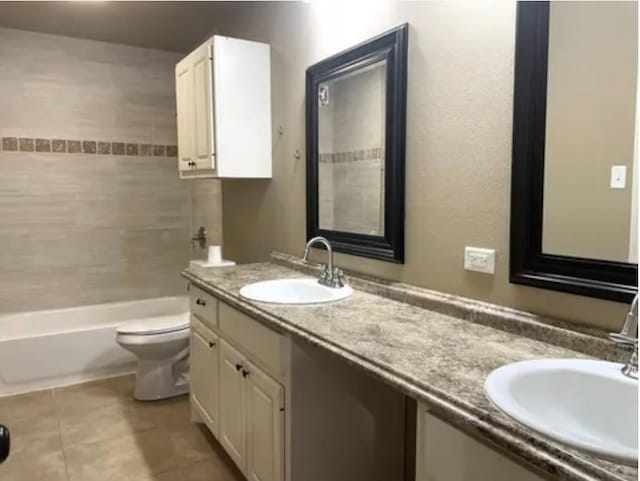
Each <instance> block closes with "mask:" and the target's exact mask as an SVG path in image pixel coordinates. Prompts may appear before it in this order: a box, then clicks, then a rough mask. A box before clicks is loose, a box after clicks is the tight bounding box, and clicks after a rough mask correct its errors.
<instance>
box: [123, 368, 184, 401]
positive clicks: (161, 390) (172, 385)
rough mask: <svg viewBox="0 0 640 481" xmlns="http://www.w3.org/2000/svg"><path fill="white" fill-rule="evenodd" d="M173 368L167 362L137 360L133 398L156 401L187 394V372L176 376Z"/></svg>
mask: <svg viewBox="0 0 640 481" xmlns="http://www.w3.org/2000/svg"><path fill="white" fill-rule="evenodd" d="M175 368H176V366H175V364H173V363H171V362H167V361H143V360H138V369H137V370H136V385H135V388H134V390H133V397H134V398H135V399H137V400H138V401H157V400H159V399H167V398H171V397H176V396H181V395H183V394H187V393H188V392H189V378H188V374H187V371H185V372H183V373H180V374H178V375H176V373H175Z"/></svg>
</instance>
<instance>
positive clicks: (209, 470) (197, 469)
mask: <svg viewBox="0 0 640 481" xmlns="http://www.w3.org/2000/svg"><path fill="white" fill-rule="evenodd" d="M182 475H183V477H184V481H243V480H244V477H243V476H242V474H240V472H239V471H238V470H237V469H236V468H235V467H231V466H229V465H227V464H226V463H225V462H223V461H222V460H221V459H220V458H214V459H209V460H206V461H201V462H199V463H196V464H192V465H191V466H189V467H187V468H184V469H183V470H182Z"/></svg>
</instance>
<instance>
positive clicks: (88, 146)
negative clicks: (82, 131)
mask: <svg viewBox="0 0 640 481" xmlns="http://www.w3.org/2000/svg"><path fill="white" fill-rule="evenodd" d="M18 145H19V146H20V148H18ZM33 145H35V152H55V153H59V154H64V153H67V154H80V153H83V154H96V153H97V154H100V155H111V154H112V153H113V155H124V154H125V145H126V155H141V156H143V157H165V156H166V157H177V155H178V151H177V146H175V145H152V144H139V145H138V144H132V143H127V144H125V143H124V142H109V141H95V140H83V141H82V142H80V141H77V140H61V139H38V138H36V139H28V138H25V137H21V138H20V139H18V138H16V137H3V138H2V149H1V150H3V151H5V152H17V151H19V152H33V151H34V149H33ZM67 145H68V146H69V148H68V149H67ZM170 154H175V155H170Z"/></svg>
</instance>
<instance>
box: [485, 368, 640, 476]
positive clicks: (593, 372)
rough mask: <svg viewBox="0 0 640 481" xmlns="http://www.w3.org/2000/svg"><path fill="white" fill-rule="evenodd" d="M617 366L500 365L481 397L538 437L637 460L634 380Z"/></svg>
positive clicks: (615, 458)
mask: <svg viewBox="0 0 640 481" xmlns="http://www.w3.org/2000/svg"><path fill="white" fill-rule="evenodd" d="M621 368H622V364H616V363H612V362H606V361H595V360H581V359H539V360H533V361H522V362H516V363H513V364H508V365H506V366H502V367H500V368H498V369H496V370H495V371H493V372H492V373H491V374H489V376H488V377H487V379H486V381H485V385H484V388H485V393H486V394H487V397H488V398H489V400H490V401H491V402H493V404H494V405H495V406H496V407H497V408H499V409H500V410H502V411H504V412H505V413H506V414H507V415H509V416H510V417H511V418H513V419H515V420H516V421H518V422H520V423H522V424H524V425H525V426H528V427H529V428H531V429H533V430H535V431H537V432H539V433H540V434H542V435H544V436H546V437H548V438H550V439H553V440H556V441H559V442H562V443H564V444H567V445H569V446H572V447H574V448H577V449H580V450H582V451H585V452H588V453H590V454H593V455H595V456H598V457H602V458H606V459H609V460H612V461H616V462H621V463H624V464H633V465H635V464H637V461H638V382H637V381H635V380H633V379H631V378H628V377H626V376H624V375H623V374H622V373H621V372H620V369H621Z"/></svg>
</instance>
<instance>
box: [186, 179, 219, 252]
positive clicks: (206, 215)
mask: <svg viewBox="0 0 640 481" xmlns="http://www.w3.org/2000/svg"><path fill="white" fill-rule="evenodd" d="M189 185H190V187H191V233H192V234H195V233H196V232H197V231H198V229H199V228H200V226H204V227H205V229H207V243H208V244H209V245H221V244H222V232H223V230H222V202H221V201H222V182H221V181H220V180H216V179H194V180H190V181H189ZM207 256H208V248H207V247H205V248H204V249H202V248H201V247H200V245H199V244H198V243H197V242H196V243H193V244H192V246H191V258H192V259H206V258H207Z"/></svg>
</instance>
